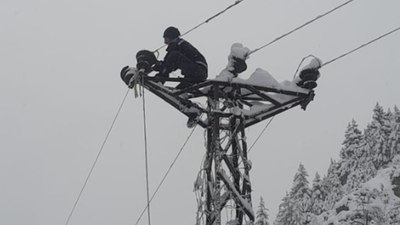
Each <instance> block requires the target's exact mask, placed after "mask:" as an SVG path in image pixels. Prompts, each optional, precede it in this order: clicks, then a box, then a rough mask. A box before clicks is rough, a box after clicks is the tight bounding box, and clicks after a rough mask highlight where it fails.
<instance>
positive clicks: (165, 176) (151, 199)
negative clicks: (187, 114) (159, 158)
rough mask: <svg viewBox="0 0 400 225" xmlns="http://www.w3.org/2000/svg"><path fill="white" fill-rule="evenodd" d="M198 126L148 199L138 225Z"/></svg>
mask: <svg viewBox="0 0 400 225" xmlns="http://www.w3.org/2000/svg"><path fill="white" fill-rule="evenodd" d="M196 127H197V125H196V126H194V127H193V128H192V130H191V132H190V133H189V135H188V137H187V138H186V140H185V142H184V143H183V145H182V147H181V148H180V150H179V151H178V154H177V155H176V156H175V158H174V160H173V161H172V163H171V165H170V166H169V168H168V170H167V172H166V173H165V174H164V177H163V178H162V179H161V181H160V183H159V184H158V186H157V188H156V190H155V191H154V193H153V195H152V196H151V198H150V200H149V201H148V204H147V206H146V207H145V208H144V209H143V211H142V213H141V214H140V216H139V218H138V219H137V221H136V223H135V225H138V224H139V222H140V220H141V219H142V217H143V215H144V213H145V212H146V210H147V208H148V207H149V206H150V203H151V202H152V201H153V198H154V197H155V196H156V194H157V193H158V191H159V190H160V188H161V186H162V185H163V183H164V181H165V179H166V178H167V176H168V174H169V173H170V172H171V169H172V167H173V166H174V165H175V163H176V161H177V160H178V158H179V156H180V155H181V153H182V151H183V149H184V148H185V146H186V144H187V143H188V142H189V139H190V137H192V135H193V133H194V131H195V130H196Z"/></svg>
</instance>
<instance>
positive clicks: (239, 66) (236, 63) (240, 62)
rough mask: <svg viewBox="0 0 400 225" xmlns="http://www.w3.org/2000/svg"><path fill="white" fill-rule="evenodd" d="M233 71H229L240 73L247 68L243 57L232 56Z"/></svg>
mask: <svg viewBox="0 0 400 225" xmlns="http://www.w3.org/2000/svg"><path fill="white" fill-rule="evenodd" d="M232 61H233V71H230V72H231V73H233V74H239V73H242V72H243V71H245V70H246V69H247V64H246V61H245V60H244V59H241V58H238V57H233V60H232Z"/></svg>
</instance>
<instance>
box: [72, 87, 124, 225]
mask: <svg viewBox="0 0 400 225" xmlns="http://www.w3.org/2000/svg"><path fill="white" fill-rule="evenodd" d="M129 90H130V89H128V90H127V91H126V93H125V96H124V98H123V100H122V102H121V104H120V106H119V108H118V110H117V113H116V115H115V117H114V120H113V121H112V123H111V126H110V128H109V129H108V132H107V134H106V137H105V138H104V141H103V144H102V145H101V147H100V150H99V152H98V153H97V156H96V159H95V160H94V162H93V164H92V167H91V168H90V171H89V174H88V175H87V177H86V180H85V182H84V183H83V186H82V188H81V191H80V192H79V194H78V197H77V199H76V200H75V203H74V205H73V207H72V209H71V212H70V213H69V215H68V218H67V220H66V222H65V225H68V224H69V221H70V220H71V218H72V215H73V214H74V212H75V209H76V206H77V205H78V202H79V200H80V199H81V197H82V193H83V191H84V190H85V188H86V186H87V184H88V181H89V179H90V176H91V175H92V173H93V170H94V167H95V166H96V164H97V161H98V160H99V157H100V155H101V153H102V151H103V149H104V146H105V144H106V142H107V140H108V137H109V136H110V133H111V130H112V129H113V127H114V124H115V122H116V120H117V118H118V115H119V113H120V112H121V109H122V106H123V105H124V103H125V100H126V97H127V96H128V93H129Z"/></svg>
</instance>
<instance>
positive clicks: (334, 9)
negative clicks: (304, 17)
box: [247, 0, 354, 56]
mask: <svg viewBox="0 0 400 225" xmlns="http://www.w3.org/2000/svg"><path fill="white" fill-rule="evenodd" d="M352 1H354V0H349V1H347V2H345V3H343V4H341V5H339V6H337V7H335V8H333V9H331V10H329V11H328V12H326V13H324V14H322V15H319V16H317V17H315V18H314V19H312V20H310V21H308V22H306V23H304V24H303V25H301V26H299V27H296V28H295V29H293V30H291V31H289V32H287V33H285V34H283V35H281V36H279V37H277V38H275V39H274V40H272V41H270V42H268V43H267V44H265V45H263V46H261V47H259V48H256V49H254V50H252V51H250V52H249V53H248V54H247V56H250V55H251V54H253V53H255V52H257V51H259V50H261V49H263V48H265V47H267V46H269V45H271V44H273V43H275V42H277V41H279V40H280V39H282V38H284V37H286V36H288V35H290V34H292V33H294V32H295V31H297V30H300V29H301V28H303V27H305V26H307V25H309V24H311V23H313V22H315V21H317V20H319V19H321V18H322V17H324V16H326V15H328V14H330V13H332V12H334V11H336V10H338V9H340V8H342V7H343V6H345V5H347V4H349V3H350V2H352Z"/></svg>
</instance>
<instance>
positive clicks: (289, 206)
mask: <svg viewBox="0 0 400 225" xmlns="http://www.w3.org/2000/svg"><path fill="white" fill-rule="evenodd" d="M291 224H293V202H292V200H291V198H290V194H289V193H288V192H286V195H285V197H283V199H282V203H281V204H279V211H278V214H277V215H276V218H275V222H274V225H291Z"/></svg>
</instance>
